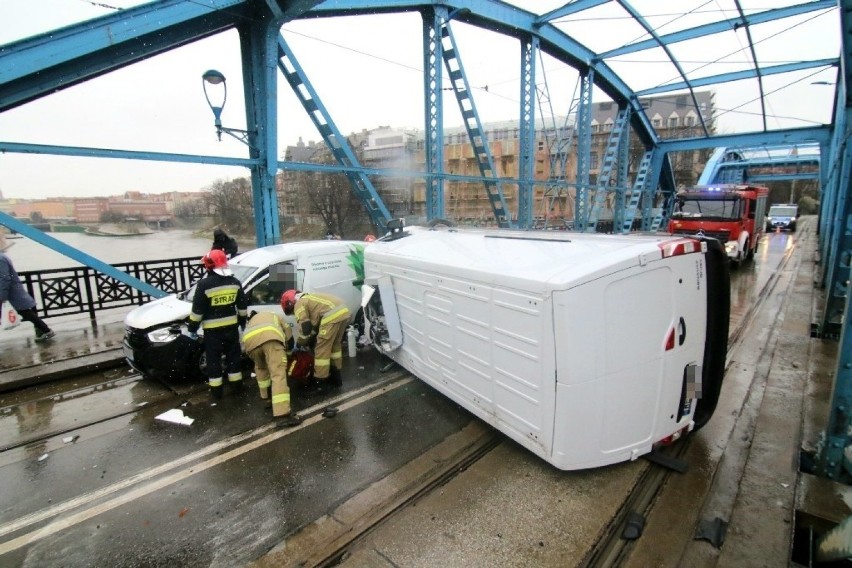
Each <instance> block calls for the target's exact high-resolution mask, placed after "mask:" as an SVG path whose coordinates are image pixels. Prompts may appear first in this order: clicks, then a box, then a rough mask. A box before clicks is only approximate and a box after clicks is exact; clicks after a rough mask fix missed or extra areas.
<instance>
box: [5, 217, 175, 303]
mask: <svg viewBox="0 0 852 568" xmlns="http://www.w3.org/2000/svg"><path fill="white" fill-rule="evenodd" d="M0 225H3V226H4V227H7V228H8V229H9V230H11V231H14V232H16V233H20V234H21V235H23V236H25V237H27V238H28V239H31V240H33V241H35V242H37V243H39V244H41V245H44V246H46V247H47V248H49V249H51V250H55V251H56V252H58V253H59V254H64V255H65V256H67V257H68V258H70V259H71V260H73V261H75V262H79V263H80V264H83V265H85V266H88V267H89V268H91V269H93V270H97V271H98V272H101V273H103V274H106V275H107V276H109V277H110V278H115V279H116V280H118V281H119V282H123V283H124V284H127V285H128V286H130V287H132V288H136V289H137V290H139V291H140V292H142V293H143V294H148V295H149V296H151V297H153V298H164V297H166V296H168V295H169V294H168V292H164V291H163V290H160V289H159V288H155V287H154V286H151V285H150V284H148V283H147V282H144V281H142V280H139V279H138V278H135V277H133V276H131V275H129V274H128V273H126V272H124V271H123V270H119V269H117V268H115V267H114V266H112V265H110V264H107V263H106V262H104V261H102V260H99V259H97V258H95V257H93V256H91V255H89V254H86V253H85V252H83V251H81V250H77V249H75V248H74V247H72V246H70V245H67V244H65V243H63V242H62V241H60V240H58V239H56V238H54V237H51V236H50V235H48V234H46V233H45V232H44V231H40V230H38V229H36V228H34V227H31V226H30V225H27V224H26V223H24V222H23V221H21V220H19V219H16V218H15V217H12V216H11V215H9V214H7V213H3V212H2V211H0Z"/></svg>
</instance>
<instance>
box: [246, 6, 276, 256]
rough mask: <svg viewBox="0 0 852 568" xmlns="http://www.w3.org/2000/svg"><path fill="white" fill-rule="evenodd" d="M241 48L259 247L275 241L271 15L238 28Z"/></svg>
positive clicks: (273, 28) (273, 32)
mask: <svg viewBox="0 0 852 568" xmlns="http://www.w3.org/2000/svg"><path fill="white" fill-rule="evenodd" d="M237 29H238V31H239V34H240V47H241V50H242V64H243V65H242V67H243V94H244V96H245V101H246V108H245V112H246V124H248V125H252V126H254V128H253V129H249V131H248V143H249V154H250V155H251V157H252V158H254V159H256V160H257V161H256V162H255V163H254V164H253V165H252V167H251V187H252V201H253V204H254V230H255V242H256V243H257V246H258V247H265V246H268V245H274V244H278V243H279V242H280V241H281V227H280V224H279V220H278V193H277V191H276V184H275V174H276V173H277V172H278V129H277V128H276V125H277V124H278V73H277V60H278V32H279V25H278V24H277V22H275V21H274V20H273V19H272V18H255V19H254V20H252V21H251V22H249V23H248V24H242V25H240V26H239V27H238V28H237Z"/></svg>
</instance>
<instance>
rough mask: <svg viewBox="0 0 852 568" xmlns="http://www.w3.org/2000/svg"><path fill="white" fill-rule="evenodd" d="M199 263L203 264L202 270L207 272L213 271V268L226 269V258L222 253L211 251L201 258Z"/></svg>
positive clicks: (216, 250)
mask: <svg viewBox="0 0 852 568" xmlns="http://www.w3.org/2000/svg"><path fill="white" fill-rule="evenodd" d="M201 263H202V264H204V268H206V269H207V270H213V269H214V268H227V267H228V257H226V256H225V253H224V251H221V250H219V249H213V250H211V251H210V252H208V253H207V254H205V255H204V256H203V257H201Z"/></svg>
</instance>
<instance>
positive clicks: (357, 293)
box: [299, 251, 361, 318]
mask: <svg viewBox="0 0 852 568" xmlns="http://www.w3.org/2000/svg"><path fill="white" fill-rule="evenodd" d="M349 254H350V253H349V252H348V251H341V252H336V253H332V254H321V255H304V256H302V257H300V258H299V269H300V270H304V271H305V276H304V290H303V291H305V292H325V293H328V294H334V295H335V296H338V297H339V298H340V299H342V300H343V301H344V302H345V303H346V305H347V306H357V305H358V304H360V303H361V289H360V287H358V286H355V284H354V283H355V282H356V279H357V275H356V274H355V272H354V271H353V270H352V267H351V266H350V265H349V263H348V262H347V259H348V256H349ZM351 317H353V318H354V317H355V314H354V313H352V314H351Z"/></svg>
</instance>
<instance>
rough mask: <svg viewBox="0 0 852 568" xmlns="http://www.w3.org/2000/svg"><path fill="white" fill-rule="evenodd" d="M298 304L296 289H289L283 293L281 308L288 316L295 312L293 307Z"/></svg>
mask: <svg viewBox="0 0 852 568" xmlns="http://www.w3.org/2000/svg"><path fill="white" fill-rule="evenodd" d="M295 306H296V291H295V290H287V291H286V292H284V293H283V294H281V309H282V310H284V313H285V314H287V315H288V316H289V315H291V314H292V313H293V308H294V307H295Z"/></svg>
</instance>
